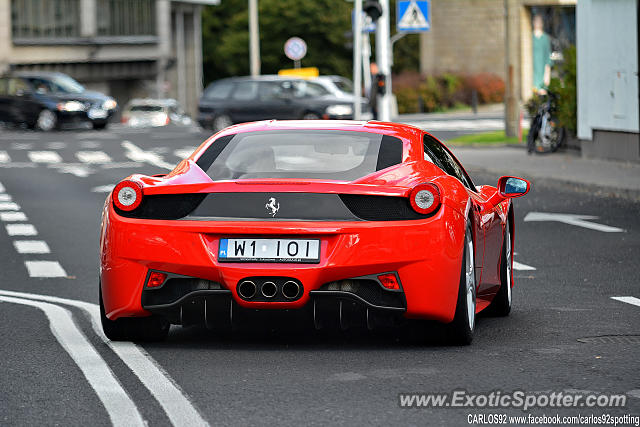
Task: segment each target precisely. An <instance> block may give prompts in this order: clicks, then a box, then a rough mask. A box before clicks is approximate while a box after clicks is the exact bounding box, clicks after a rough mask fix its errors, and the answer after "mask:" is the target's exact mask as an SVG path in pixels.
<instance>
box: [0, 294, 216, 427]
mask: <svg viewBox="0 0 640 427" xmlns="http://www.w3.org/2000/svg"><path fill="white" fill-rule="evenodd" d="M0 295H9V296H17V297H23V298H30V299H34V300H40V301H48V302H54V303H58V304H65V305H69V306H72V307H78V308H80V309H82V310H84V311H85V312H86V313H87V314H88V315H89V316H90V318H91V324H92V326H93V330H94V331H95V332H96V334H97V335H98V336H99V337H100V339H102V341H104V342H105V343H106V344H107V345H108V346H109V347H110V348H111V349H112V350H113V351H114V353H116V354H117V355H118V357H120V359H122V361H123V362H124V363H125V364H126V365H127V366H128V367H129V369H131V371H132V372H133V373H134V374H135V375H136V376H137V377H138V379H139V380H140V381H141V382H142V384H144V386H145V387H146V388H147V389H148V390H149V392H150V393H151V394H152V395H153V397H155V398H156V400H157V401H158V403H159V404H160V406H162V408H163V409H164V411H165V413H166V414H167V416H168V418H169V419H170V420H171V422H172V423H173V424H174V425H176V426H179V425H188V426H191V425H194V426H205V425H208V423H207V422H206V421H205V420H204V419H203V418H202V416H201V415H200V413H199V412H198V410H197V409H196V408H195V407H194V405H193V404H192V403H191V402H190V401H189V399H188V398H187V396H186V395H185V394H184V392H183V391H182V390H181V389H180V387H179V386H178V385H177V384H176V383H175V382H174V381H173V380H172V379H171V377H170V376H169V374H167V373H166V372H165V371H164V370H163V369H162V368H161V367H160V366H159V365H158V364H157V362H156V361H155V360H154V359H153V358H152V357H151V355H149V354H148V353H147V352H146V351H144V350H143V349H142V348H141V347H139V346H137V345H136V344H134V343H131V342H115V341H111V340H109V339H108V338H107V337H105V336H104V333H103V332H102V327H101V326H100V308H99V306H98V305H96V304H91V303H88V302H84V301H77V300H72V299H66V298H59V297H53V296H48V295H38V294H29V293H25V292H14V291H4V290H0Z"/></svg>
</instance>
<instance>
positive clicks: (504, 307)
mask: <svg viewBox="0 0 640 427" xmlns="http://www.w3.org/2000/svg"><path fill="white" fill-rule="evenodd" d="M500 258H501V261H500V289H499V290H498V293H497V294H496V296H495V297H493V301H491V304H490V305H489V307H487V314H490V315H493V316H501V317H504V316H508V315H509V313H510V312H511V304H512V301H513V296H512V280H513V270H512V265H513V262H512V261H513V246H512V244H511V229H510V228H509V221H507V224H506V227H505V231H504V240H503V242H502V255H501V257H500Z"/></svg>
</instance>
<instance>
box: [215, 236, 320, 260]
mask: <svg viewBox="0 0 640 427" xmlns="http://www.w3.org/2000/svg"><path fill="white" fill-rule="evenodd" d="M218 261H221V262H303V263H318V262H320V240H319V239H220V246H219V248H218Z"/></svg>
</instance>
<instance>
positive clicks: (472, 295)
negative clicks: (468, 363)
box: [464, 231, 476, 332]
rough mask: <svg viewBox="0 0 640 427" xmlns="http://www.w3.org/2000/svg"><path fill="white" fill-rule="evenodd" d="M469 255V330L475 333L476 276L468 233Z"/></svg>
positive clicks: (467, 259)
mask: <svg viewBox="0 0 640 427" xmlns="http://www.w3.org/2000/svg"><path fill="white" fill-rule="evenodd" d="M466 240H467V253H466V254H465V257H464V258H465V285H466V289H467V318H468V321H469V330H470V331H472V332H473V328H474V327H475V321H476V275H475V265H474V262H473V258H474V255H473V240H472V239H471V232H470V231H467V236H466Z"/></svg>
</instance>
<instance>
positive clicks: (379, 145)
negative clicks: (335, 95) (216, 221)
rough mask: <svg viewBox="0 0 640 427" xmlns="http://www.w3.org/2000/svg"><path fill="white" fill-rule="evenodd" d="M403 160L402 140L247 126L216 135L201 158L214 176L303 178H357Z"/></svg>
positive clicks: (370, 135)
mask: <svg viewBox="0 0 640 427" xmlns="http://www.w3.org/2000/svg"><path fill="white" fill-rule="evenodd" d="M401 162H402V141H401V140H400V139H398V138H395V137H391V136H388V135H380V134H376V133H369V132H351V131H335V130H287V131H265V132H247V133H239V134H235V135H228V136H224V137H222V138H219V139H218V140H216V141H215V142H214V143H213V144H211V145H210V146H209V148H208V149H207V151H206V152H205V153H203V154H202V155H201V156H200V158H199V159H198V162H197V163H198V165H199V166H200V167H201V168H202V169H203V170H205V171H206V172H207V174H208V175H209V176H210V177H211V179H213V180H214V181H220V180H228V179H259V178H300V179H328V180H340V181H353V180H355V179H358V178H361V177H363V176H366V175H369V174H371V173H373V172H375V171H377V170H380V169H384V168H387V167H389V166H393V165H396V164H399V163H401Z"/></svg>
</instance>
